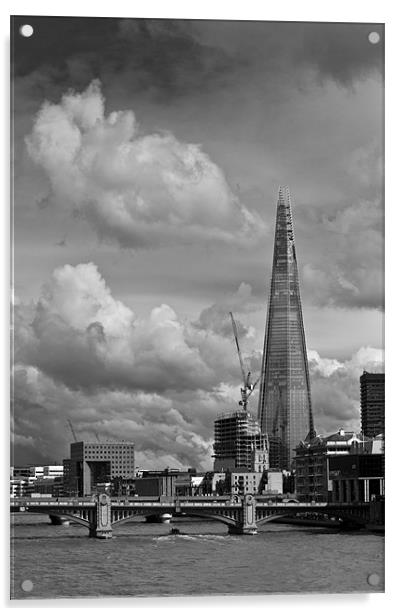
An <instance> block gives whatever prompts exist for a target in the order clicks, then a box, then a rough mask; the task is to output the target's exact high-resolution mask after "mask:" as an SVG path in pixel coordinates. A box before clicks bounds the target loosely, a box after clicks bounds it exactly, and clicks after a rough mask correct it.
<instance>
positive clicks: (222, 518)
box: [111, 511, 237, 527]
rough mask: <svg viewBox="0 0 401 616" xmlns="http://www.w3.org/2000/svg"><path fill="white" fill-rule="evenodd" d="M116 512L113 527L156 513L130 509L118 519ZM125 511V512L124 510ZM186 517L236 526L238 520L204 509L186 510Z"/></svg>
mask: <svg viewBox="0 0 401 616" xmlns="http://www.w3.org/2000/svg"><path fill="white" fill-rule="evenodd" d="M115 513H116V512H113V513H112V522H111V525H112V526H113V527H115V526H120V525H121V524H124V523H125V522H128V520H132V519H134V518H137V517H144V516H145V517H146V516H147V515H150V514H154V513H155V512H154V511H149V512H144V511H129V512H127V513H128V515H125V516H124V517H122V518H117V519H113V518H114V517H115V515H113V514H115ZM124 513H125V512H124ZM185 518H205V519H208V520H215V521H216V522H222V523H223V524H225V525H226V526H236V525H237V520H235V519H234V518H230V517H228V516H224V515H221V514H218V513H213V512H209V511H207V512H203V511H194V512H187V511H185V516H183V517H182V519H183V520H185Z"/></svg>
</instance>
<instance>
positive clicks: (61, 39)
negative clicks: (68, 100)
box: [13, 16, 231, 99]
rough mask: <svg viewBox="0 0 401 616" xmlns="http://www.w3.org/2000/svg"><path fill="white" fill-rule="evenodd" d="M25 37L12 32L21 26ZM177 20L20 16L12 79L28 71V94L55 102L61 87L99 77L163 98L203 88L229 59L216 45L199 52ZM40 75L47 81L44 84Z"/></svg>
mask: <svg viewBox="0 0 401 616" xmlns="http://www.w3.org/2000/svg"><path fill="white" fill-rule="evenodd" d="M24 23H30V24H31V25H32V26H33V28H34V35H33V36H32V37H31V38H24V37H22V36H20V35H19V34H18V29H19V27H20V25H21V24H24ZM192 31H193V27H192V23H191V22H186V21H182V20H179V21H178V20H177V21H170V20H145V19H125V20H119V19H102V18H78V17H77V18H71V17H70V18H68V17H62V18H61V17H60V18H57V17H42V18H40V17H29V16H27V17H18V18H15V19H14V21H13V32H14V36H13V67H14V75H15V77H20V78H25V79H26V78H27V77H28V76H29V75H30V74H32V75H33V76H34V77H35V79H34V83H33V84H31V94H32V95H39V94H41V95H42V96H45V97H48V98H50V99H53V98H54V97H57V96H58V95H59V94H60V91H61V90H62V89H65V87H66V86H67V87H71V88H74V89H79V88H83V87H86V86H87V85H88V83H89V82H90V81H91V80H92V79H94V78H100V79H101V80H102V82H103V83H104V84H105V89H106V93H107V88H108V86H109V85H110V83H111V82H112V81H114V79H115V77H116V75H119V76H120V77H124V79H126V80H127V81H126V83H125V87H126V88H127V89H128V90H129V91H131V93H137V92H143V91H145V92H149V94H150V95H151V96H152V97H153V98H155V99H161V98H162V99H169V98H171V97H172V96H180V95H183V94H186V93H187V92H188V90H190V91H197V90H198V91H201V90H202V88H204V87H207V82H208V81H210V80H211V81H214V80H216V79H217V80H218V79H220V78H221V79H224V76H225V75H226V73H227V70H228V69H229V68H230V64H231V60H230V58H228V56H227V55H226V54H225V53H224V51H223V50H221V49H220V48H219V47H218V46H217V47H213V46H212V47H205V46H203V45H201V44H200V43H199V42H198V41H197V40H196V39H195V38H194V37H193V35H192ZM44 75H46V76H48V77H49V78H50V79H49V80H48V81H47V80H46V79H44V77H43V76H44Z"/></svg>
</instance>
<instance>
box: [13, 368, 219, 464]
mask: <svg viewBox="0 0 401 616" xmlns="http://www.w3.org/2000/svg"><path fill="white" fill-rule="evenodd" d="M13 381H14V390H15V396H14V409H13V418H14V421H13V424H14V425H13V428H12V444H13V457H14V459H16V460H19V463H35V462H36V463H49V461H58V462H61V459H62V458H63V457H68V456H69V444H70V443H71V442H72V435H71V432H70V430H69V427H68V425H67V419H70V420H71V421H72V423H73V425H74V430H75V432H76V434H77V437H78V439H83V440H89V441H94V440H95V438H96V437H95V433H96V434H97V435H98V436H99V438H100V440H102V441H105V440H110V439H111V440H130V441H133V442H134V443H135V449H136V464H137V466H140V467H145V468H165V467H166V466H173V467H182V466H184V467H185V466H196V467H197V468H200V469H207V468H210V466H211V458H210V453H211V439H210V434H211V428H210V426H211V425H213V421H212V419H211V417H210V414H209V413H207V412H203V414H202V417H201V421H199V417H198V415H197V413H195V411H194V410H193V411H192V413H191V414H190V415H189V418H185V417H184V416H183V415H182V413H181V412H180V411H178V410H177V409H176V408H175V405H174V402H173V400H172V399H171V398H169V397H168V396H160V395H158V394H150V393H144V392H128V391H102V392H82V391H74V390H72V389H69V388H68V387H66V386H65V385H63V384H62V383H59V382H56V381H54V380H53V379H51V378H50V377H48V376H47V375H46V374H44V373H43V372H42V371H41V370H39V369H37V368H33V367H31V366H24V365H21V364H17V365H16V366H15V369H14V372H13ZM193 398H194V399H193V402H195V403H196V399H197V398H196V393H194V395H193ZM200 403H201V400H200ZM183 407H184V408H185V403H184V404H183ZM211 408H212V406H211Z"/></svg>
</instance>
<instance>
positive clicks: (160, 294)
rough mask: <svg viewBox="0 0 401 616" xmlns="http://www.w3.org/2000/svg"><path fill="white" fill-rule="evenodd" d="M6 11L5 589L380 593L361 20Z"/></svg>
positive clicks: (370, 135) (373, 293) (377, 93)
mask: <svg viewBox="0 0 401 616" xmlns="http://www.w3.org/2000/svg"><path fill="white" fill-rule="evenodd" d="M132 12H133V13H134V12H135V7H134V6H133V7H132ZM10 28H11V33H10V41H11V45H10V52H11V53H10V55H11V57H10V64H11V86H10V93H11V201H12V202H11V257H10V258H11V265H12V267H11V270H12V273H11V292H12V307H11V321H12V323H11V324H12V336H11V396H10V398H11V411H10V414H11V446H10V453H11V460H10V479H9V484H10V540H11V543H10V572H11V573H10V586H11V588H10V597H11V599H12V600H13V601H12V603H14V604H15V603H17V601H21V600H25V601H31V604H32V600H38V599H50V600H55V599H68V598H70V599H72V598H74V599H77V598H110V597H113V598H115V599H116V604H118V600H119V599H120V598H127V597H131V598H137V597H142V598H145V597H203V596H219V595H225V596H243V595H271V594H275V595H291V594H295V593H297V594H298V593H299V594H309V593H315V594H317V593H320V594H344V593H345V594H347V593H348V594H349V593H362V594H366V593H383V592H384V590H385V571H384V570H385V567H384V528H385V521H384V505H385V454H384V451H385V412H384V407H385V369H384V45H385V25H384V23H376V22H374V23H373V22H368V21H363V20H361V21H359V22H356V21H353V22H351V21H350V22H346V21H338V22H333V21H331V22H329V21H327V22H322V21H313V22H312V21H268V20H265V21H262V20H252V19H248V20H236V19H184V18H180V19H177V18H173V17H171V18H165V17H164V16H163V15H161V17H160V18H156V17H148V18H144V17H135V16H133V17H121V18H120V17H94V16H92V17H79V16H76V17H72V16H65V17H61V16H46V15H42V16H38V15H34V16H33V15H12V16H11V21H10ZM24 605H26V603H25V604H24Z"/></svg>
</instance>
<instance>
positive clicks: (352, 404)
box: [308, 347, 384, 433]
mask: <svg viewBox="0 0 401 616" xmlns="http://www.w3.org/2000/svg"><path fill="white" fill-rule="evenodd" d="M308 359H309V370H310V376H311V386H312V403H313V411H314V418H315V427H316V429H317V431H318V432H321V433H325V432H326V433H327V432H330V431H331V430H336V429H337V428H339V427H344V428H349V429H353V430H356V431H359V430H360V426H361V423H360V389H359V377H360V376H361V374H362V372H363V371H364V370H367V371H368V372H383V371H384V358H383V351H382V350H381V349H375V348H372V347H362V348H360V349H358V351H356V352H355V353H354V354H353V355H352V357H351V358H350V359H348V360H344V361H339V360H337V359H335V358H323V357H320V355H319V353H317V351H313V350H312V351H308Z"/></svg>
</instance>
